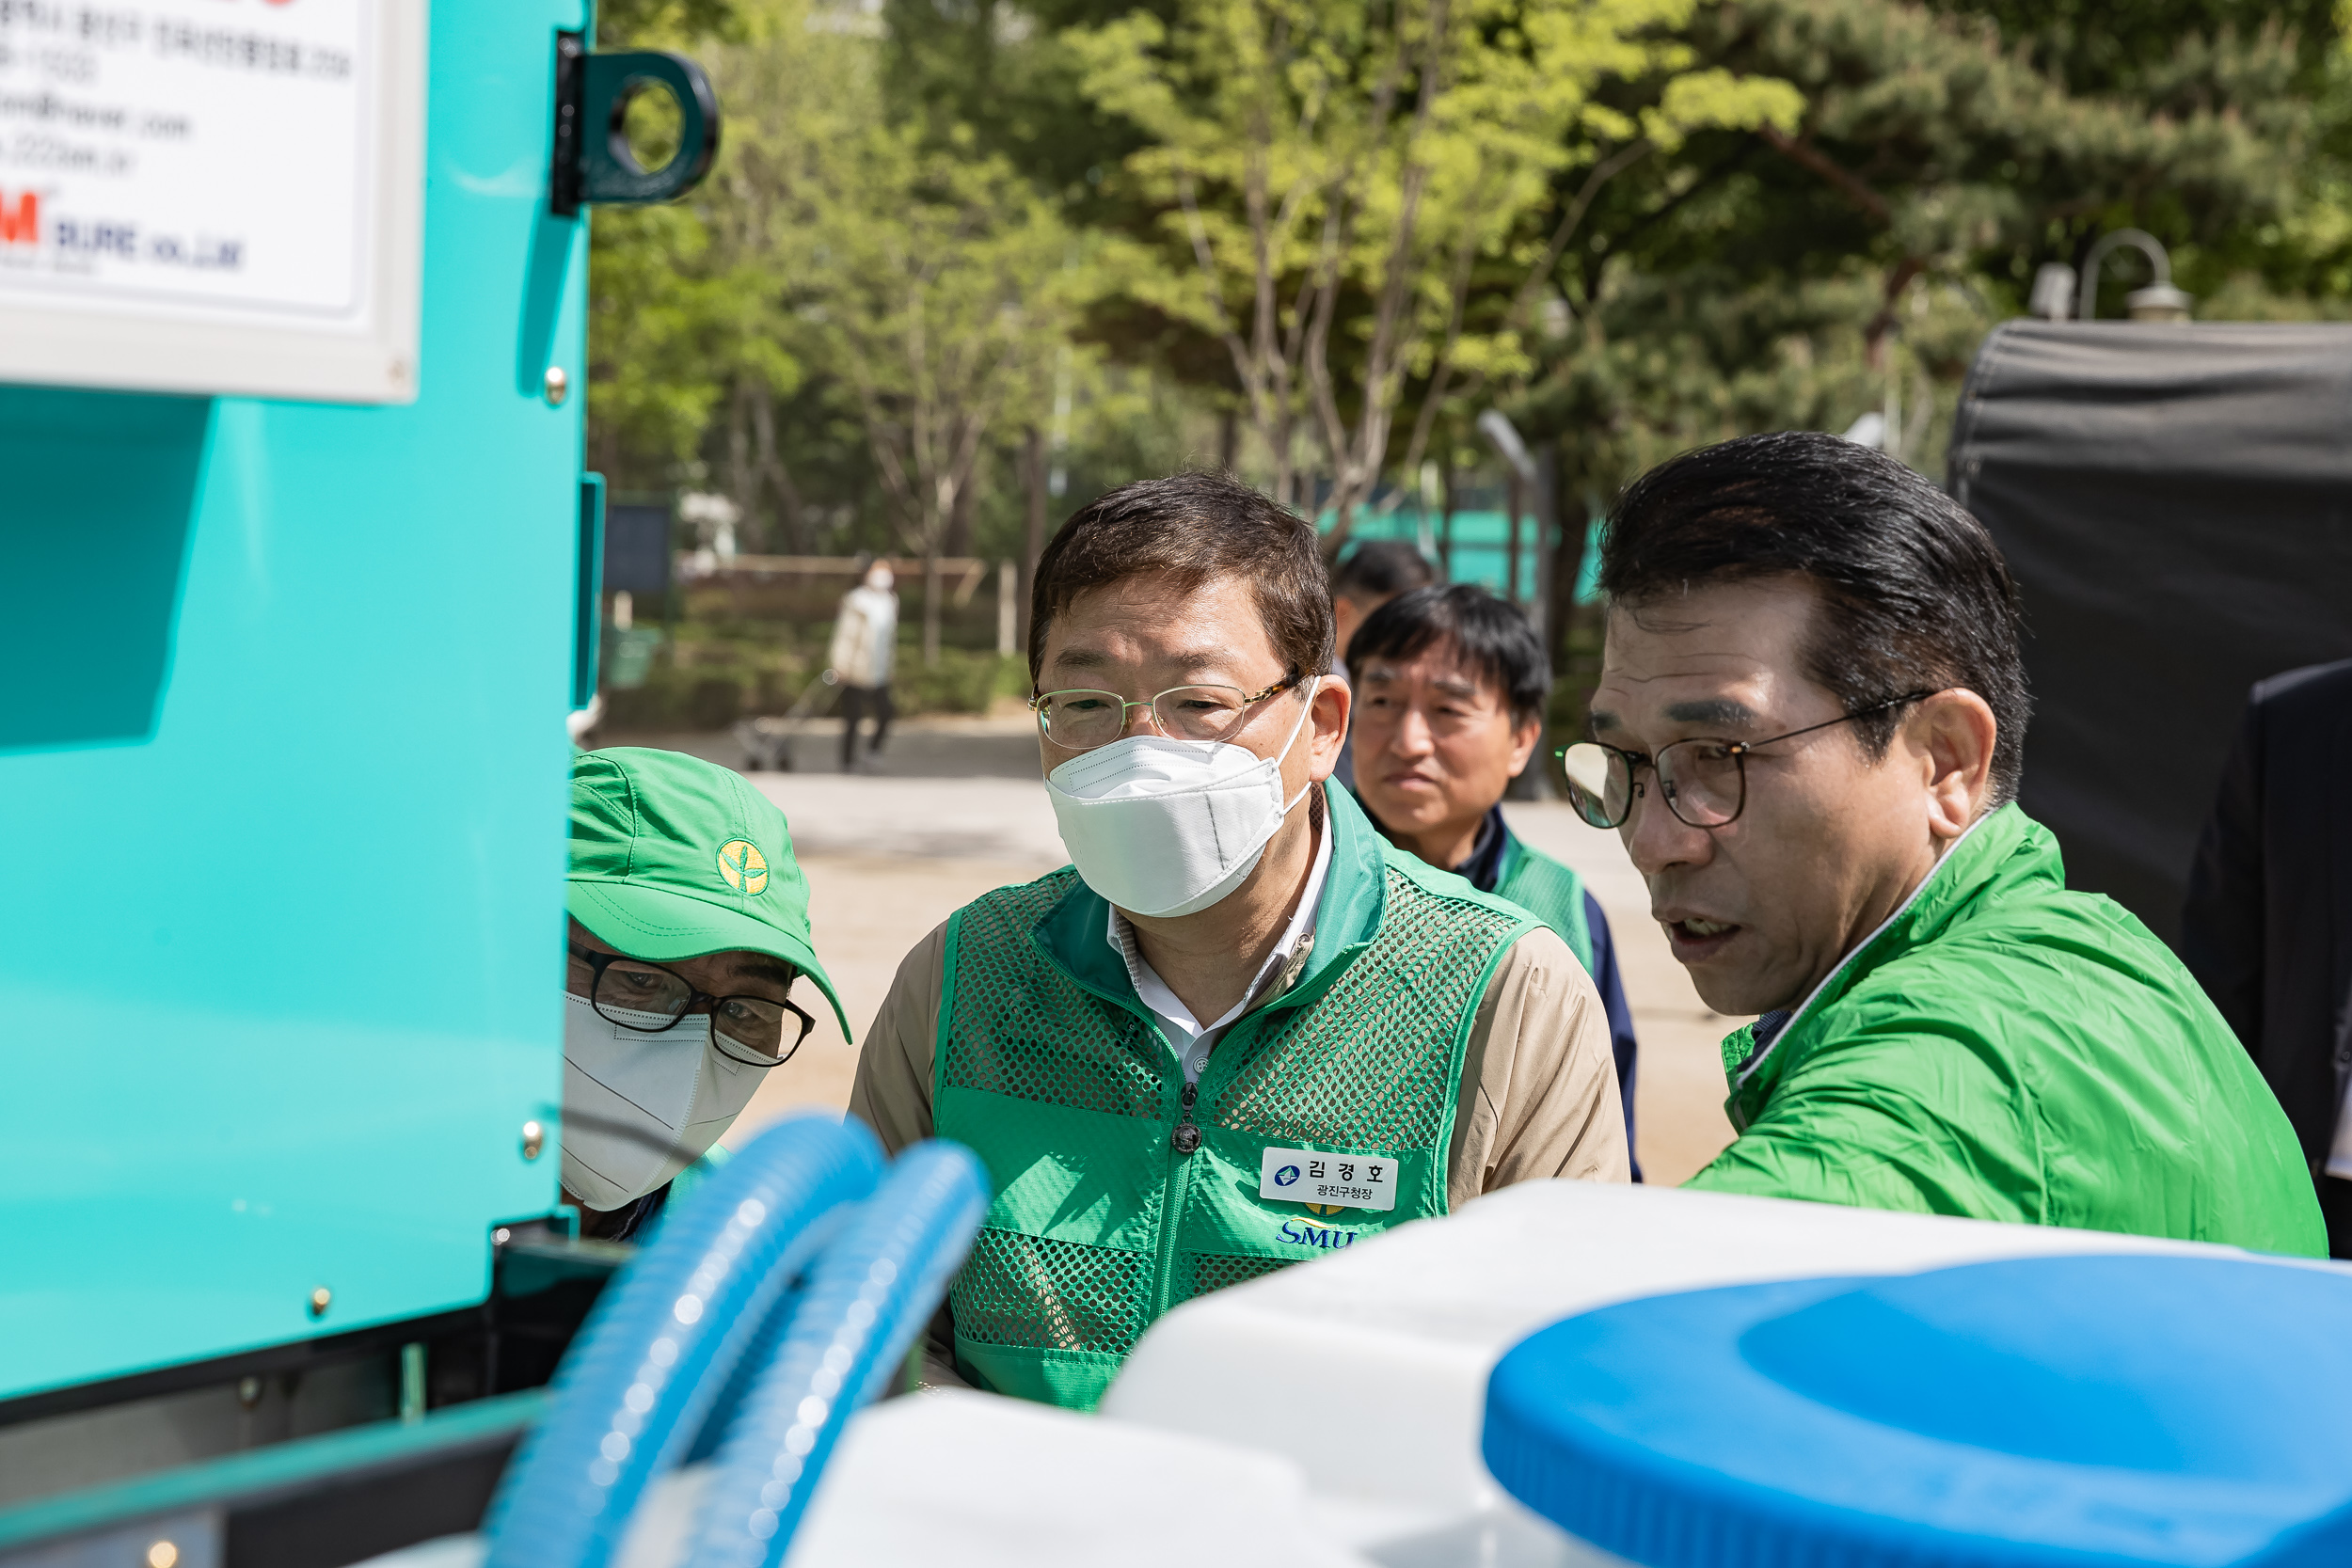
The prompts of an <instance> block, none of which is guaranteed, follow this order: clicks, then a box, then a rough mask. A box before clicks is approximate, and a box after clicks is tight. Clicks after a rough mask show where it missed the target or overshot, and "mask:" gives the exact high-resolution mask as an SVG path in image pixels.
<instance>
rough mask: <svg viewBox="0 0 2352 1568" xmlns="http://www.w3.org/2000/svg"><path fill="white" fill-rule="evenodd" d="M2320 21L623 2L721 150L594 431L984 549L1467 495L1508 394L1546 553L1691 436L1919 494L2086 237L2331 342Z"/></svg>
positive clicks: (1501, 8)
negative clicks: (1552, 536)
mask: <svg viewBox="0 0 2352 1568" xmlns="http://www.w3.org/2000/svg"><path fill="white" fill-rule="evenodd" d="M2334 3H2335V0H2145V3H2144V4H2136V5H2134V6H2130V7H2119V6H2115V5H2112V4H2107V3H2101V0H2042V3H2038V4H2030V5H2029V4H2026V3H2024V0H1372V3H1369V4H1367V3H1364V0H1140V3H1129V0H1029V3H1027V4H1016V3H1014V0H882V3H881V4H880V5H879V6H878V7H874V8H868V6H867V5H866V4H863V3H860V0H732V3H731V4H730V3H728V0H628V4H627V5H626V6H623V7H619V8H615V7H607V8H605V10H604V16H605V27H606V34H605V36H606V41H607V42H608V44H610V43H612V42H615V41H621V40H622V38H623V35H624V34H625V35H626V36H627V41H636V42H653V43H657V44H666V45H670V46H684V47H687V48H689V49H690V50H691V52H692V53H695V54H697V55H700V56H701V57H703V58H705V59H706V60H707V61H708V62H710V64H711V65H712V67H713V70H714V74H715V76H716V77H717V79H718V81H719V85H720V90H721V95H722V99H723V103H724V104H725V107H726V113H727V117H728V119H727V130H726V134H725V139H724V142H723V150H722V153H721V160H720V165H719V167H718V169H717V171H716V173H715V174H714V176H713V179H712V181H711V182H709V183H708V184H707V186H706V187H705V188H704V189H703V190H702V191H701V192H698V193H697V194H696V195H695V196H694V197H693V198H691V201H690V202H689V203H688V204H685V205H681V206H678V207H674V208H669V209H663V210H660V211H657V212H643V213H621V214H609V213H608V214H598V216H597V218H596V231H595V239H594V249H595V259H594V262H593V267H594V271H593V274H592V294H593V299H594V315H593V317H592V323H593V325H592V336H593V359H594V377H593V381H592V387H591V392H590V412H591V424H592V441H593V442H594V443H595V446H594V450H595V451H596V453H597V454H598V457H599V460H600V461H601V462H603V463H604V464H605V466H606V467H607V469H608V472H612V473H614V474H616V475H618V476H621V477H622V478H623V480H624V482H625V483H626V482H628V479H629V477H630V476H635V478H636V479H637V481H638V482H639V483H675V482H682V481H688V480H691V481H692V482H694V483H717V484H718V485H720V486H721V487H723V488H724V489H726V490H727V491H728V492H729V493H730V494H732V495H734V496H735V497H736V498H737V499H739V501H740V502H741V503H742V504H743V505H744V507H745V508H746V510H747V512H748V513H749V514H750V515H752V516H753V517H754V518H755V529H754V533H755V537H757V538H763V539H766V540H767V541H769V542H770V544H771V546H774V547H783V548H790V549H809V548H817V547H820V546H828V547H839V546H841V545H842V544H844V543H845V542H847V541H849V540H850V539H853V538H854V539H860V540H863V541H865V542H867V543H871V544H876V545H883V544H888V545H894V546H898V547H900V548H905V549H909V550H913V551H917V552H919V553H930V554H932V555H936V554H938V553H940V552H941V551H943V550H946V551H947V552H948V553H961V552H962V551H964V550H965V549H967V548H969V547H971V546H970V544H969V543H968V542H970V541H975V540H986V541H989V542H990V544H989V547H991V548H992V549H995V550H998V551H1000V552H1005V553H1010V552H1011V551H1013V550H1015V549H1017V548H1018V547H1019V546H1018V541H1019V540H1020V538H1021V536H1022V534H1023V531H1024V529H1025V518H1026V516H1027V515H1030V511H1031V509H1030V506H1029V505H1028V504H1027V503H1028V502H1029V501H1030V499H1031V493H1032V492H1035V491H1036V490H1038V488H1039V486H1040V478H1039V475H1040V472H1041V467H1043V466H1044V464H1043V460H1042V459H1041V460H1040V461H1035V462H1033V461H1032V456H1033V455H1034V454H1039V453H1043V452H1049V451H1050V453H1051V454H1052V455H1051V463H1052V465H1053V466H1055V467H1066V468H1069V469H1071V470H1072V471H1073V481H1074V483H1075V484H1076V486H1077V490H1078V499H1083V495H1084V494H1085V493H1090V491H1091V489H1093V488H1096V487H1100V486H1102V485H1106V484H1108V483H1116V482H1118V481H1120V480H1122V479H1125V478H1129V477H1134V474H1135V473H1136V472H1141V471H1145V470H1159V469H1164V468H1166V467H1170V466H1172V465H1174V464H1175V463H1178V462H1184V461H1203V460H1209V459H1211V458H1215V459H1217V460H1229V461H1230V460H1233V459H1235V458H1236V457H1238V459H1239V460H1240V461H1241V462H1242V464H1243V466H1244V467H1245V469H1246V470H1247V471H1249V472H1251V473H1252V474H1253V475H1254V476H1255V477H1257V478H1259V479H1260V480H1261V481H1263V483H1265V484H1266V485H1267V486H1268V488H1269V489H1271V490H1273V491H1274V492H1276V493H1277V494H1279V495H1282V496H1284V497H1285V498H1286V499H1292V500H1295V501H1298V502H1301V503H1304V502H1305V501H1307V500H1308V499H1316V500H1317V501H1319V502H1321V503H1323V504H1327V505H1331V506H1332V507H1333V510H1334V512H1335V514H1336V516H1337V518H1338V520H1339V524H1340V531H1341V534H1343V531H1344V529H1345V528H1346V526H1347V525H1348V523H1349V522H1350V521H1351V520H1352V519H1353V518H1354V517H1356V516H1357V515H1359V508H1358V506H1357V503H1358V502H1368V503H1369V504H1370V505H1371V506H1373V507H1377V506H1380V505H1388V504H1394V503H1395V502H1396V501H1397V499H1399V497H1400V496H1403V495H1406V494H1409V493H1411V492H1413V491H1416V490H1421V491H1424V492H1426V491H1428V490H1430V489H1434V488H1436V486H1433V485H1430V484H1428V483H1424V478H1423V476H1424V473H1425V472H1426V470H1425V469H1424V467H1423V464H1422V459H1423V458H1424V456H1425V457H1427V458H1429V459H1432V460H1433V466H1434V467H1437V468H1439V469H1443V470H1446V471H1447V472H1449V473H1452V472H1454V471H1455V470H1483V471H1484V472H1486V473H1488V474H1491V473H1492V472H1493V468H1492V459H1491V456H1490V454H1488V453H1486V452H1485V451H1484V450H1483V448H1482V446H1481V444H1480V443H1479V442H1478V441H1477V440H1476V438H1475V436H1474V435H1473V434H1472V422H1473V420H1475V418H1476V416H1477V415H1478V414H1479V413H1480V412H1482V411H1483V410H1484V409H1486V408H1487V407H1490V406H1499V407H1501V408H1502V409H1503V410H1504V411H1506V412H1507V413H1509V414H1510V415H1511V417H1512V418H1513V419H1514V420H1515V421H1516V422H1517V423H1518V425H1519V427H1520V429H1521V430H1522V432H1523V433H1525V434H1526V435H1527V436H1528V437H1529V440H1530V444H1531V445H1533V446H1534V447H1535V448H1537V450H1538V451H1542V452H1546V453H1549V456H1550V457H1551V459H1552V462H1553V467H1554V470H1555V471H1556V473H1557V476H1558V486H1559V493H1558V496H1557V498H1556V499H1557V501H1558V507H1557V512H1558V515H1560V516H1561V517H1563V518H1564V519H1565V520H1566V522H1567V523H1568V525H1569V537H1568V538H1567V539H1566V540H1565V548H1563V549H1562V550H1561V552H1560V555H1559V561H1560V564H1561V569H1562V571H1563V572H1569V571H1573V570H1574V568H1575V565H1576V563H1577V561H1578V556H1579V551H1578V548H1577V537H1576V533H1577V530H1578V527H1579V526H1580V524H1581V519H1583V518H1584V517H1586V516H1587V515H1590V512H1591V510H1592V509H1593V508H1594V507H1595V506H1597V505H1598V504H1600V503H1602V502H1604V501H1605V500H1606V499H1607V498H1608V497H1609V496H1610V495H1611V494H1613V492H1614V490H1615V489H1616V487H1617V486H1618V485H1620V484H1621V483H1624V482H1625V481H1626V480H1627V479H1629V477H1631V475H1632V474H1633V473H1635V472H1637V471H1639V469H1640V468H1642V467H1645V466H1647V465H1648V464H1649V463H1652V462H1654V461H1656V460H1657V459H1659V458H1661V457H1662V456H1664V455H1667V454H1669V453H1671V452H1672V451H1677V450H1680V449H1682V448H1685V447H1688V446H1692V445H1695V444H1698V443H1701V442H1704V441H1708V440H1713V439H1719V438H1722V437H1724V436H1732V435H1737V434H1740V433H1742V432H1745V431H1750V430H1756V429H1764V428H1774V427H1787V426H1813V427H1826V428H1831V429H1845V428H1847V427H1848V426H1849V425H1851V424H1852V423H1853V421H1854V420H1856V419H1857V418H1858V417H1859V416H1862V415H1864V414H1866V413H1875V414H1877V415H1879V416H1880V417H1881V421H1882V424H1883V429H1884V431H1885V435H1884V436H1883V439H1884V441H1885V443H1886V445H1887V446H1888V447H1889V449H1890V450H1892V451H1897V452H1899V454H1900V455H1902V456H1903V457H1904V458H1905V459H1906V460H1908V461H1911V462H1913V463H1915V464H1917V465H1919V466H1921V467H1925V468H1930V469H1932V468H1934V467H1936V466H1937V465H1938V464H1939V462H1940V458H1941V450H1942V441H1943V434H1944V431H1945V429H1946V427H1947V422H1948V417H1949V413H1950V411H1951V408H1952V406H1953V404H1954V401H1955V399H1956V397H1957V391H1958V387H1959V384H1960V379H1961V377H1962V375H1963V372H1964V371H1965V368H1966V365H1967V363H1968V361H1969V359H1970V357H1971V356H1972V355H1973V353H1974V350H1975V347H1976V344H1977V343H1978V341H1979V340H1980V338H1981V336H1982V334H1983V333H1984V332H1985V331H1986V330H1988V329H1989V328H1990V327H1991V326H1992V325H1994V323H1996V322H1997V321H1999V320H2001V319H2003V318H2005V317H2008V316H2010V315H2014V314H2016V313H2018V312H2019V311H2020V310H2021V309H2023V308H2024V303H2025V299H2026V291H2027V289H2028V287H2029V286H2030V283H2031V280H2032V278H2033V277H2034V273H2035V269H2036V268H2037V267H2039V266H2040V265H2042V263H2044V262H2048V261H2064V262H2069V263H2079V262H2080V261H2081V260H2082V258H2083V256H2084V254H2085V252H2086V251H2087V249H2088V247H2089V246H2090V244H2091V243H2092V242H2093V241H2094V240H2095V239H2096V238H2097V237H2098V236H2099V235H2100V234H2102V233H2104V232H2106V231H2109V230H2113V229H2115V228H2118V227H2122V226H2125V225H2130V226H2135V227H2138V228H2143V229H2147V230H2152V231H2153V232H2154V233H2155V234H2157V235H2158V236H2159V237H2161V238H2162V239H2163V240H2164V241H2165V243H2166V244H2167V245H2169V247H2170V248H2171V251H2172V254H2173V259H2174V263H2175V277H2176V278H2178V279H2179V280H2180V281H2181V282H2182V283H2183V284H2184V285H2185V287H2187V288H2189V289H2190V290H2191V291H2192V292H2194V293H2198V294H2199V295H2200V296H2201V299H2202V300H2203V301H2204V302H2205V304H2204V307H2203V308H2202V309H2205V310H2212V311H2224V312H2228V313H2232V314H2245V315H2265V316H2296V315H2312V314H2331V313H2332V314H2344V313H2352V55H2347V54H2346V52H2345V48H2344V38H2343V29H2342V27H2341V26H2340V25H2339V21H2338V18H2337V17H2336V15H2335V14H2334V11H2333V4H2334ZM2138 265H2139V263H2138V262H2137V261H2134V260H2129V259H2122V258H2120V259H2119V260H2117V261H2116V262H2115V263H2114V265H2113V266H2112V268H2111V269H2110V272H2109V276H2108V277H2107V278H2106V281H2105V284H2104V287H2103V290H2102V293H2101V295H2100V299H2101V309H2102V313H2103V314H2107V315H2113V314H2117V313H2119V312H2120V309H2121V301H2122V294H2123V293H2125V292H2126V291H2127V290H2129V289H2131V288H2134V287H2137V285H2138V284H2139V283H2141V282H2143V281H2144V280H2145V279H2144V275H2143V274H2141V273H2140V272H2139V271H2138V270H2137V268H2138ZM1114 393H1116V394H1117V395H1114ZM1057 407H1059V408H1062V409H1064V410H1066V411H1067V412H1066V413H1064V414H1062V415H1060V416H1057V414H1056V412H1055V410H1056V409H1057ZM1220 415H1223V416H1225V420H1226V422H1225V428H1224V432H1223V434H1221V435H1220V434H1217V427H1218V419H1219V416H1220ZM1240 431H1246V432H1247V434H1248V440H1247V441H1246V442H1240V441H1239V440H1238V435H1237V432H1240ZM1049 433H1050V434H1049ZM1057 438H1058V440H1059V441H1060V442H1061V443H1062V444H1059V445H1057V444H1055V441H1056V439H1057ZM1037 504H1038V505H1040V506H1041V505H1042V501H1041V500H1040V501H1039V502H1038V503H1037ZM844 518H847V519H849V520H848V521H847V522H844V521H843V519H844ZM1338 536H1339V535H1335V541H1336V538H1337V537H1338ZM1561 624H1562V622H1561V621H1558V620H1555V622H1554V623H1553V625H1554V626H1555V628H1557V627H1558V626H1560V625H1561Z"/></svg>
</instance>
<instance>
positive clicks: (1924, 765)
mask: <svg viewBox="0 0 2352 1568" xmlns="http://www.w3.org/2000/svg"><path fill="white" fill-rule="evenodd" d="M1903 728H1904V730H1905V732H1906V739H1907V741H1908V742H1909V744H1910V746H1911V748H1912V749H1913V750H1914V751H1915V752H1916V753H1917V755H1918V757H1919V760H1920V771H1921V774H1922V782H1924V783H1925V784H1926V785H1927V807H1928V831H1929V832H1931V833H1933V834H1934V835H1935V836H1936V837H1937V838H1941V839H1955V838H1958V837H1959V836H1960V835H1961V834H1963V833H1964V832H1967V831H1968V829H1969V826H1970V825H1971V824H1972V823H1974V822H1975V821H1976V820H1977V818H1978V817H1979V816H1981V815H1983V812H1984V808H1985V803H1986V802H1987V801H1989V800H1992V798H1993V748H1994V741H1995V740H1996V739H1997V738H1998V737H1999V736H2000V730H2001V726H2000V721H1998V720H1996V719H1994V717H1993V705H1991V704H1990V703H1987V702H1986V701H1985V700H1984V699H1983V698H1982V697H1979V696H1978V695H1977V694H1976V693H1975V692H1973V691H1971V690H1969V689H1967V688H1965V687H1954V688H1953V689H1950V690H1948V691H1939V692H1937V693H1936V694H1935V695H1934V696H1932V697H1928V698H1925V699H1923V700H1922V701H1921V702H1920V704H1919V706H1918V708H1917V709H1916V711H1915V712H1914V713H1913V714H1912V716H1911V720H1910V721H1909V722H1908V723H1907V724H1905V725H1904V726H1903Z"/></svg>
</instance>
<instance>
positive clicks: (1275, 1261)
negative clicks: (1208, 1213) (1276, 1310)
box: [1178, 1252, 1306, 1300]
mask: <svg viewBox="0 0 2352 1568" xmlns="http://www.w3.org/2000/svg"><path fill="white" fill-rule="evenodd" d="M1304 1261H1306V1259H1303V1258H1229V1257H1226V1256H1225V1255H1223V1254H1221V1253H1215V1252H1187V1253H1185V1254H1184V1255H1183V1259H1182V1261H1181V1262H1180V1263H1179V1265H1178V1266H1179V1267H1180V1268H1182V1269H1183V1270H1184V1274H1183V1275H1182V1277H1183V1278H1184V1281H1185V1283H1186V1284H1188V1285H1189V1286H1190V1287H1191V1288H1190V1289H1189V1290H1186V1291H1183V1292H1182V1293H1181V1294H1180V1296H1179V1297H1178V1299H1179V1300H1189V1299H1191V1298H1192V1297H1194V1296H1205V1295H1207V1294H1208V1293H1209V1292H1210V1291H1222V1290H1223V1289H1225V1287H1227V1286H1228V1285H1239V1284H1241V1283H1242V1282H1243V1281H1244V1280H1249V1279H1256V1278H1257V1277H1259V1276H1260V1275H1269V1274H1272V1273H1274V1272H1275V1270H1277V1269H1287V1268H1289V1267H1291V1266H1292V1265H1293V1264H1294V1263H1301V1262H1304Z"/></svg>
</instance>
